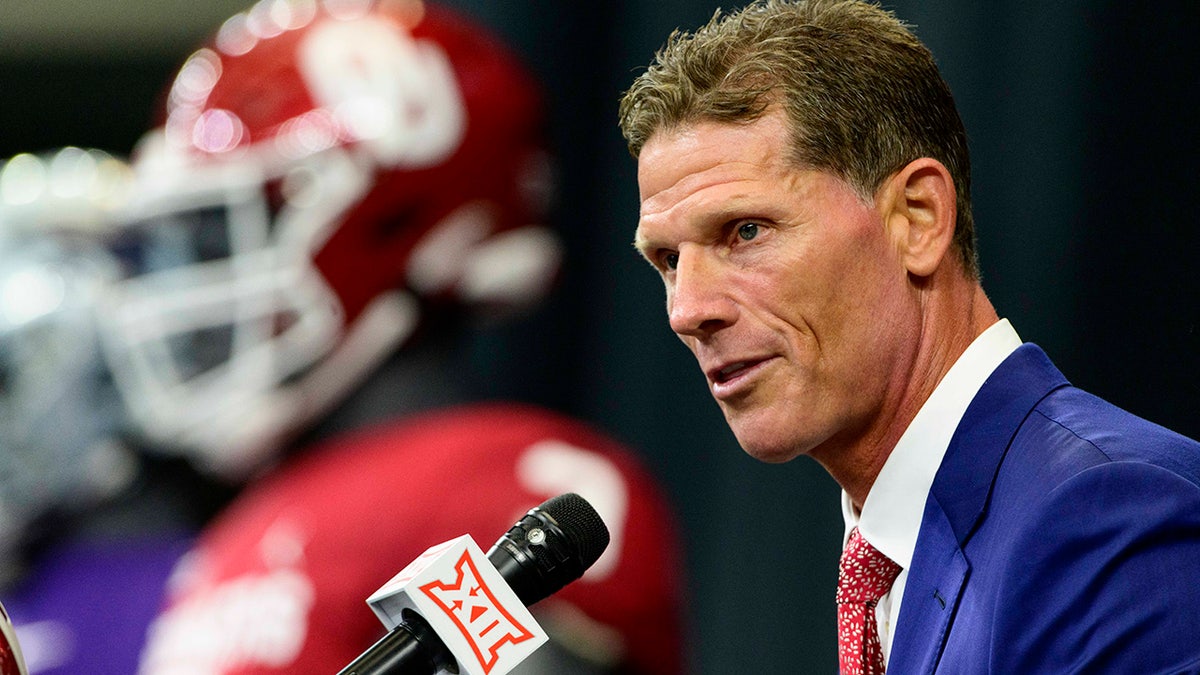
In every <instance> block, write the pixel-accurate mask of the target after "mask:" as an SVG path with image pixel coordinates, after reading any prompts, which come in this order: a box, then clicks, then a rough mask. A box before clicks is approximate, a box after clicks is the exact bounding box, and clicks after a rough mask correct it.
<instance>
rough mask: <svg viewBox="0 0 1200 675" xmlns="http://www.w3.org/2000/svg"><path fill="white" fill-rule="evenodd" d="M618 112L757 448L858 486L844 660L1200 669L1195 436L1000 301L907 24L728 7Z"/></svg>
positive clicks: (659, 225)
mask: <svg viewBox="0 0 1200 675" xmlns="http://www.w3.org/2000/svg"><path fill="white" fill-rule="evenodd" d="M620 122H621V128H622V131H623V133H624V135H625V138H626V140H627V141H628V143H629V147H630V150H631V152H632V153H633V155H634V156H635V157H636V158H637V160H638V183H639V188H640V192H641V214H640V219H639V223H638V229H637V235H636V245H637V247H638V249H639V250H640V251H641V253H642V255H643V256H644V257H645V258H646V259H647V260H648V261H649V262H650V263H651V264H652V265H653V266H654V267H655V268H656V269H657V270H658V271H659V272H660V273H661V275H662V278H663V281H664V283H665V286H666V292H667V312H668V316H669V320H670V324H671V327H672V329H673V330H674V331H675V332H676V333H677V334H678V335H679V337H680V339H682V340H683V342H684V343H685V344H686V345H687V346H688V347H689V348H690V349H691V350H692V352H693V353H694V354H695V356H696V358H697V360H698V361H699V363H700V367H701V368H702V370H703V371H704V373H705V374H706V376H707V379H708V383H709V388H710V390H711V392H712V395H713V397H714V398H715V399H716V400H717V402H718V404H719V405H720V407H721V409H722V411H723V412H724V414H725V417H726V419H727V421H728V423H729V425H730V427H731V428H732V430H733V432H734V434H735V435H736V436H737V438H738V441H739V443H740V444H741V445H742V446H743V448H745V450H746V451H747V452H748V453H749V454H751V455H752V456H754V457H757V458H759V459H761V460H763V461H767V462H785V461H789V460H791V459H793V458H795V457H798V456H801V455H807V456H809V457H812V458H813V459H815V460H816V461H818V462H819V463H820V464H821V465H822V466H823V467H825V468H826V470H828V471H829V473H830V474H831V475H832V476H833V477H834V479H836V480H837V482H838V483H839V484H840V485H841V486H842V488H843V512H844V514H845V518H846V525H847V537H848V539H849V543H848V545H847V551H846V553H845V554H843V561H842V569H841V575H840V578H839V590H838V605H839V608H838V615H839V616H838V620H839V657H840V661H841V667H842V670H843V672H882V671H883V669H884V666H885V664H886V667H887V668H888V669H890V670H892V671H893V672H900V673H909V672H933V671H940V672H954V673H959V672H997V673H1032V672H1065V671H1072V672H1075V671H1087V672H1096V671H1103V672H1164V671H1165V672H1180V671H1188V672H1192V671H1195V670H1197V669H1200V641H1197V640H1196V639H1195V636H1196V635H1198V634H1200V583H1197V582H1196V579H1197V578H1198V576H1200V445H1198V444H1197V443H1196V442H1195V441H1192V440H1190V439H1187V438H1184V437H1182V436H1180V435H1178V434H1175V433H1173V432H1171V431H1168V430H1166V429H1164V428H1162V427H1159V426H1156V425H1153V424H1151V423H1149V422H1147V421H1144V420H1141V419H1138V418H1136V417H1134V416H1133V415H1130V414H1129V413H1127V412H1125V411H1122V410H1120V409H1118V408H1116V407H1114V406H1112V405H1111V404H1109V403H1106V402H1104V401H1102V400H1100V399H1098V398H1096V397H1094V396H1091V395H1089V394H1087V393H1085V392H1083V391H1080V390H1079V389H1076V388H1074V387H1072V386H1070V384H1069V383H1068V382H1067V380H1066V379H1065V378H1064V377H1063V375H1062V374H1061V373H1059V371H1058V370H1057V369H1055V367H1054V366H1053V365H1052V364H1051V363H1050V361H1049V359H1048V358H1047V357H1046V355H1045V354H1044V353H1043V352H1042V351H1041V350H1040V349H1039V348H1038V347H1036V346H1034V345H1032V344H1024V345H1023V344H1022V343H1021V340H1020V339H1019V337H1018V336H1017V333H1016V332H1015V330H1014V329H1013V327H1012V326H1011V325H1010V324H1009V322H1008V321H1007V320H1000V319H999V317H998V315H997V313H996V310H995V309H994V308H993V306H992V305H991V303H990V302H989V300H988V298H987V296H986V294H985V293H984V290H983V288H982V286H981V285H980V280H979V271H978V263H977V258H976V252H975V235H974V225H973V222H972V216H971V205H970V168H969V160H968V154H967V141H966V134H965V131H964V129H963V125H962V122H961V120H960V118H959V115H958V112H957V110H956V108H955V105H954V102H953V98H952V96H951V93H950V91H949V88H948V86H947V85H946V83H945V82H944V81H943V79H942V78H941V76H940V74H939V72H938V70H937V67H936V65H935V63H934V60H933V57H932V55H931V54H930V52H929V51H928V49H927V48H926V47H925V46H924V45H922V44H921V43H920V42H919V41H918V40H917V38H916V37H915V36H913V35H912V34H911V33H910V32H909V31H908V30H907V28H906V27H905V26H904V24H903V23H901V22H900V21H898V20H897V19H896V18H895V17H893V16H892V15H891V14H890V13H887V12H885V11H883V10H881V9H879V8H878V7H875V6H873V5H869V4H865V3H861V2H853V1H850V2H847V1H844V0H814V1H812V2H784V1H781V0H767V1H765V2H757V3H754V4H752V5H750V6H748V7H746V8H745V9H743V10H741V11H740V12H736V13H733V14H729V15H722V14H720V13H718V14H717V15H716V16H715V17H714V18H713V19H712V21H711V22H710V23H709V24H708V25H706V26H704V27H703V28H701V29H699V30H697V31H696V32H694V33H676V34H675V35H673V36H672V37H671V38H670V40H669V41H668V43H667V44H666V46H665V47H664V48H663V49H662V50H661V51H660V52H659V54H658V55H657V57H656V59H655V61H654V63H653V64H652V65H651V66H650V68H649V69H648V70H647V71H646V72H645V73H644V74H643V75H641V76H640V77H638V78H637V79H636V80H635V82H634V84H633V86H632V87H631V88H630V89H629V91H628V92H627V93H626V95H625V97H624V99H623V100H622V102H621V109H620Z"/></svg>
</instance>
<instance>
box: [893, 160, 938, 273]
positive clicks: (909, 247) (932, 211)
mask: <svg viewBox="0 0 1200 675" xmlns="http://www.w3.org/2000/svg"><path fill="white" fill-rule="evenodd" d="M880 196H881V197H883V199H884V200H885V201H884V202H883V203H881V204H880V206H882V207H884V209H885V210H884V211H883V214H884V218H885V220H884V222H885V223H887V227H888V230H889V234H890V236H891V237H892V240H893V241H894V242H895V244H896V247H897V250H898V251H899V253H900V257H901V262H903V264H904V266H905V267H906V268H907V269H908V272H909V273H910V274H913V275H915V276H918V277H928V276H929V275H931V274H933V272H934V271H935V270H937V268H938V267H939V266H940V265H941V264H942V263H943V262H944V261H945V260H946V259H947V258H946V253H947V251H949V250H950V245H951V243H952V242H953V240H954V228H955V222H956V210H955V209H956V204H957V198H956V197H955V191H954V179H953V178H952V177H951V176H950V171H949V170H948V169H946V167H945V165H943V164H942V163H941V162H939V161H937V160H936V159H932V158H929V157H922V158H920V159H915V160H913V161H911V162H909V163H908V164H907V165H905V166H904V168H902V169H900V170H899V171H897V172H896V173H895V174H894V175H893V176H892V177H891V178H889V179H888V180H887V182H886V183H885V185H884V188H883V190H882V191H881V193H880Z"/></svg>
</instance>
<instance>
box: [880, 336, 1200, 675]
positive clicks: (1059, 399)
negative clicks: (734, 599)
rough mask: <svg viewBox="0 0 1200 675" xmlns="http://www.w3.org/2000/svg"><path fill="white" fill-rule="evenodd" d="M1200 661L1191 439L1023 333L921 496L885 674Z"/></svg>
mask: <svg viewBox="0 0 1200 675" xmlns="http://www.w3.org/2000/svg"><path fill="white" fill-rule="evenodd" d="M935 671H936V672H939V673H1004V674H1007V673H1014V674H1018V673H1019V674H1025V673H1071V672H1089V673H1095V672H1101V673H1161V672H1167V673H1180V672H1200V444H1198V443H1196V442H1195V441H1193V440H1191V439H1188V438H1186V437H1183V436H1181V435H1179V434H1176V433H1174V432H1171V431H1168V430H1167V429H1164V428H1162V427H1160V426H1157V425H1155V424H1152V423H1150V422H1147V421H1145V420H1143V419H1140V418H1138V417H1136V416H1134V415H1131V414H1130V413H1127V412H1125V411H1123V410H1121V409H1119V408H1117V407H1115V406H1113V405H1111V404H1109V403H1106V402H1104V401H1102V400H1100V399H1098V398H1096V397H1095V396H1092V395H1090V394H1088V393H1086V392H1084V391H1081V390H1079V389H1077V388H1075V387H1072V386H1071V385H1070V384H1069V383H1068V382H1067V381H1066V379H1065V378H1064V377H1063V375H1062V373H1060V372H1059V371H1058V370H1057V369H1056V368H1055V367H1054V365H1053V364H1051V363H1050V360H1049V359H1048V358H1047V357H1046V355H1045V353H1044V352H1042V350H1041V349H1039V348H1037V347H1036V346H1034V345H1031V344H1026V345H1023V346H1022V347H1020V348H1019V349H1018V350H1017V351H1016V352H1014V353H1013V354H1012V355H1011V356H1010V357H1009V358H1008V359H1007V360H1006V361H1005V362H1004V363H1003V364H1001V366H1000V367H999V368H998V369H997V370H996V372H995V373H993V374H992V376H991V377H990V378H988V380H987V382H986V383H985V384H984V385H983V388H982V389H981V390H980V392H979V394H978V395H977V396H976V397H975V399H974V400H973V401H972V403H971V405H970V407H968V409H967V411H966V414H965V415H964V417H963V420H962V422H961V423H960V424H959V427H958V429H957V431H956V432H955V434H954V437H953V439H952V440H951V442H950V447H949V449H948V450H947V452H946V456H945V459H944V460H943V462H942V466H941V468H940V469H939V470H938V473H937V476H936V477H935V479H934V482H933V487H932V488H931V490H930V494H929V498H928V500H927V501H926V504H925V514H924V519H923V520H922V522H921V531H920V534H919V536H918V538H917V545H916V551H915V555H914V557H913V561H912V566H911V567H910V569H909V577H908V582H907V586H906V588H905V591H904V601H903V603H902V605H901V610H900V616H899V617H898V622H897V624H896V635H895V641H894V643H893V647H892V652H891V656H890V659H889V663H888V672H889V673H892V674H893V675H907V674H908V673H932V672H935Z"/></svg>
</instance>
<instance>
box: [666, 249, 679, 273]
mask: <svg viewBox="0 0 1200 675" xmlns="http://www.w3.org/2000/svg"><path fill="white" fill-rule="evenodd" d="M663 264H664V265H666V266H667V269H669V270H673V269H675V268H676V267H679V254H678V253H667V254H664V255H663Z"/></svg>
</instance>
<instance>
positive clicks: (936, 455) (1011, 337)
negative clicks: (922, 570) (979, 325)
mask: <svg viewBox="0 0 1200 675" xmlns="http://www.w3.org/2000/svg"><path fill="white" fill-rule="evenodd" d="M1020 346H1021V338H1020V337H1019V336H1018V335H1017V332H1016V331H1015V330H1014V329H1013V327H1012V325H1011V324H1010V323H1009V322H1008V319H1001V320H1000V321H998V322H996V323H995V324H993V325H992V326H991V327H989V328H988V329H987V330H985V331H984V332H983V334H981V335H980V336H979V337H978V338H976V339H975V341H974V342H972V343H971V345H970V346H969V347H967V350H966V351H965V352H963V354H962V356H960V357H959V358H958V360H957V361H955V363H954V365H953V366H952V367H951V368H950V370H949V371H948V372H947V373H946V376H945V377H944V378H942V381H941V382H939V383H938V385H937V387H936V388H935V389H934V390H933V393H932V394H930V396H929V399H928V400H927V401H925V404H924V405H922V406H921V409H920V410H918V411H917V415H916V417H914V418H913V421H912V423H911V424H909V425H908V429H906V430H905V431H904V435H903V436H901V437H900V440H899V441H898V442H897V443H896V447H895V448H893V449H892V453H891V454H890V455H889V456H888V459H887V461H886V462H885V463H884V465H883V468H882V469H880V471H879V476H878V477H876V478H875V483H874V484H873V485H872V486H871V491H870V492H869V493H868V494H867V501H866V503H865V504H863V508H862V512H861V513H858V512H856V509H855V508H854V505H853V503H852V502H851V501H850V497H849V495H847V494H846V493H845V492H844V491H843V492H842V516H843V518H844V519H845V522H846V533H845V538H844V539H843V543H844V542H845V541H846V540H848V539H849V537H850V530H851V528H853V527H855V526H857V527H858V529H859V531H861V532H862V536H863V537H864V538H865V539H866V540H867V541H869V542H870V543H871V545H872V546H874V547H875V548H877V549H879V551H880V552H881V553H883V554H884V555H886V556H887V557H888V558H891V559H892V560H894V561H895V562H896V563H897V564H898V565H900V568H901V570H900V575H899V576H898V577H896V582H895V583H894V584H893V585H892V590H891V591H890V592H889V593H888V594H887V595H884V596H883V597H882V598H881V599H880V600H879V604H878V605H877V606H876V608H875V617H876V619H877V620H878V622H879V641H880V645H881V646H882V648H883V655H884V661H885V662H886V661H887V659H888V657H889V656H890V655H891V651H892V639H893V638H894V637H895V635H896V619H897V618H898V617H899V616H900V601H901V600H902V599H903V597H904V585H905V582H906V581H907V580H908V568H909V567H910V566H911V565H912V558H913V549H914V548H915V547H916V544H917V533H918V532H919V531H920V529H921V517H922V515H923V514H924V512H925V500H926V498H927V497H928V496H929V489H930V488H931V487H932V486H933V478H934V475H935V474H937V470H938V467H940V466H941V464H942V458H943V457H944V456H945V454H946V448H947V447H949V445H950V437H951V436H953V435H954V430H955V429H957V428H958V423H959V422H960V421H961V420H962V416H963V414H964V413H965V412H966V410H967V406H968V405H970V403H971V401H972V399H974V398H975V395H976V394H977V393H979V389H980V388H981V387H982V386H983V383H984V381H985V380H987V378H988V376H989V375H991V374H992V371H994V370H995V369H996V367H997V366H999V365H1000V363H1001V362H1002V361H1004V359H1006V358H1008V356H1009V355H1010V354H1012V353H1013V351H1014V350H1016V348H1017V347H1020Z"/></svg>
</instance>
